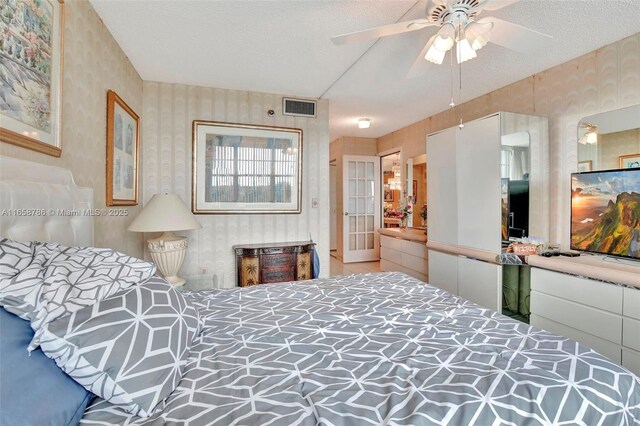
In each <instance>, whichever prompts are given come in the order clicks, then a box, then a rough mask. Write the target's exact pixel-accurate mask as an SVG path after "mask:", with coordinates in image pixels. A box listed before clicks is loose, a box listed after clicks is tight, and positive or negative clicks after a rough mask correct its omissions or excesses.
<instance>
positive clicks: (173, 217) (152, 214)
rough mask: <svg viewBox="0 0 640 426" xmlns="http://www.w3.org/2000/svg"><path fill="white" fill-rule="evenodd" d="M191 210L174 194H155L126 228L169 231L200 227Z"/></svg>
mask: <svg viewBox="0 0 640 426" xmlns="http://www.w3.org/2000/svg"><path fill="white" fill-rule="evenodd" d="M200 228H202V225H200V222H198V221H197V220H196V218H195V216H194V215H193V213H191V211H190V210H189V209H188V208H187V206H185V204H184V203H183V202H182V199H180V197H178V196H177V195H176V194H156V195H154V196H153V198H151V201H149V202H148V203H147V205H146V206H144V208H143V209H142V211H141V212H140V214H139V215H138V216H137V217H136V218H135V219H134V220H133V222H131V225H129V227H128V228H127V229H128V230H129V231H133V232H170V231H188V230H190V229H200Z"/></svg>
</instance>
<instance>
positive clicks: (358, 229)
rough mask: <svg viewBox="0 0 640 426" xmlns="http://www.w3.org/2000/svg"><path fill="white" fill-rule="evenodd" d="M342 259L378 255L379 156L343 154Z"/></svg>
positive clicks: (348, 260)
mask: <svg viewBox="0 0 640 426" xmlns="http://www.w3.org/2000/svg"><path fill="white" fill-rule="evenodd" d="M343 164H344V165H343V167H344V169H343V175H342V176H343V180H342V181H343V195H344V199H343V210H344V225H343V232H344V235H343V262H344V263H351V262H370V261H376V260H379V259H380V237H379V235H378V232H377V231H378V228H379V227H380V210H381V208H380V157H370V156H360V155H345V156H344V157H343Z"/></svg>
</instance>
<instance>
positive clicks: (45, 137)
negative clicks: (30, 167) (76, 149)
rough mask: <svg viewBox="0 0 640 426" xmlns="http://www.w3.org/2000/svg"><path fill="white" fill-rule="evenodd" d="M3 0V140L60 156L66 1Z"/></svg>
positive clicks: (0, 38)
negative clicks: (6, 0)
mask: <svg viewBox="0 0 640 426" xmlns="http://www.w3.org/2000/svg"><path fill="white" fill-rule="evenodd" d="M3 4H5V6H3V7H2V13H3V15H4V18H2V19H0V20H2V21H4V22H3V24H4V28H3V29H2V30H0V31H1V32H2V33H3V34H2V36H0V52H1V54H2V78H3V80H4V82H3V84H2V87H3V93H2V102H3V103H4V104H5V105H3V107H2V110H1V111H0V141H2V142H6V143H10V144H12V145H17V146H21V147H23V148H27V149H31V150H33V151H38V152H41V153H44V154H47V155H51V156H54V157H60V155H61V154H62V146H61V136H60V133H61V117H62V101H61V99H62V63H63V32H64V2H63V0H49V1H22V0H21V1H10V2H3ZM33 22H36V24H35V25H34V24H33Z"/></svg>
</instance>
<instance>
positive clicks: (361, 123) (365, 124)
mask: <svg viewBox="0 0 640 426" xmlns="http://www.w3.org/2000/svg"><path fill="white" fill-rule="evenodd" d="M358 127H359V128H360V129H368V128H369V127H371V120H369V119H368V118H359V119H358Z"/></svg>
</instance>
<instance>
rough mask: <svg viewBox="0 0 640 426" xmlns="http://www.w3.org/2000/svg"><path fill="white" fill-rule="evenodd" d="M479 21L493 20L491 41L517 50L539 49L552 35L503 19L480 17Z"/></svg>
mask: <svg viewBox="0 0 640 426" xmlns="http://www.w3.org/2000/svg"><path fill="white" fill-rule="evenodd" d="M478 22H479V23H485V22H493V24H494V25H493V29H492V30H491V39H490V42H491V43H495V44H497V45H500V46H503V47H506V48H509V49H512V50H515V51H518V52H529V51H532V50H536V49H539V48H540V47H541V46H545V44H546V43H547V42H548V41H550V40H552V39H553V37H551V36H550V35H547V34H543V33H541V32H538V31H535V30H532V29H530V28H527V27H523V26H521V25H517V24H513V23H511V22H507V21H503V20H502V19H498V18H493V17H491V18H482V19H480V20H479V21H478Z"/></svg>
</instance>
